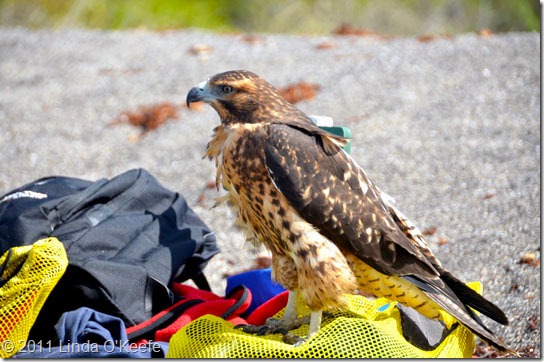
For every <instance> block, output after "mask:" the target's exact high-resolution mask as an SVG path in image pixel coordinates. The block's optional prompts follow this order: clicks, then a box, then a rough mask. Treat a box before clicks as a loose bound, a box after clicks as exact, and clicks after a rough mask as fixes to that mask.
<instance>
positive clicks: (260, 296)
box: [225, 268, 285, 316]
mask: <svg viewBox="0 0 544 362" xmlns="http://www.w3.org/2000/svg"><path fill="white" fill-rule="evenodd" d="M271 272H272V270H271V269H270V268H267V269H258V270H251V271H248V272H244V273H240V274H236V275H232V276H230V277H227V288H226V291H225V294H226V295H228V294H229V293H230V292H231V291H232V290H233V289H234V288H236V287H237V286H240V285H244V286H246V288H248V289H249V290H250V291H251V297H252V298H251V304H250V305H249V308H248V309H247V311H246V312H244V314H243V316H246V315H249V314H251V312H253V311H254V310H255V308H257V307H259V306H260V305H261V304H263V303H264V302H266V301H268V300H269V299H272V298H273V297H275V296H276V295H278V294H280V293H282V292H283V291H285V288H284V287H283V286H281V284H278V283H274V282H273V281H272V278H271Z"/></svg>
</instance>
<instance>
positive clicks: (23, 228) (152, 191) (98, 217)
mask: <svg viewBox="0 0 544 362" xmlns="http://www.w3.org/2000/svg"><path fill="white" fill-rule="evenodd" d="M49 236H54V237H57V238H58V239H59V240H60V241H61V242H62V243H63V244H64V246H65V248H66V252H67V255H68V260H69V266H68V268H67V270H66V272H65V274H64V275H63V277H62V278H61V280H60V281H59V283H58V284H57V286H56V287H55V288H54V289H53V291H52V293H51V294H50V296H49V298H48V299H47V301H46V303H45V304H44V306H43V308H42V311H41V312H40V315H39V317H38V319H37V320H36V323H35V324H34V327H33V329H32V331H31V335H30V339H33V340H34V341H37V340H48V339H50V337H51V335H54V332H53V329H52V328H53V326H54V324H55V323H56V322H57V320H58V319H59V317H60V315H61V314H62V313H63V312H65V311H69V310H74V309H77V308H79V307H82V306H87V307H90V308H93V309H95V310H98V311H101V312H104V313H107V314H111V315H114V316H117V317H120V318H121V319H123V321H124V322H125V323H126V325H127V326H132V325H136V324H138V323H141V322H143V321H145V320H147V319H149V318H151V316H153V315H154V314H156V313H157V312H158V311H161V310H163V309H164V308H166V307H168V306H169V305H171V304H172V303H173V302H174V301H173V300H172V293H171V291H170V288H169V286H170V285H171V283H172V282H173V281H176V282H183V281H186V280H188V279H193V280H194V281H195V283H196V285H197V286H198V287H199V288H201V289H207V290H209V289H210V288H209V285H208V283H207V281H206V278H205V277H204V276H203V274H202V270H203V268H204V267H205V265H206V264H207V262H208V260H209V259H210V258H211V257H212V256H214V255H215V254H217V253H218V252H219V249H218V248H217V245H216V240H215V235H214V233H213V232H211V231H210V229H209V228H208V227H207V226H206V225H205V224H204V222H203V221H202V220H201V219H200V218H199V217H198V216H197V215H196V214H195V213H194V212H193V211H192V210H191V209H190V208H189V207H188V205H187V202H186V201H185V199H184V198H183V197H182V196H181V195H180V194H179V193H176V192H172V191H170V190H168V189H166V188H164V187H163V186H162V185H161V184H160V183H159V182H158V181H157V180H156V179H155V178H154V177H153V176H152V175H150V174H149V173H148V172H147V171H145V170H143V169H136V170H131V171H127V172H125V173H123V174H121V175H118V176H116V177H114V178H112V179H111V180H107V179H100V180H98V181H96V182H91V181H86V180H81V179H77V178H70V177H60V176H59V177H46V178H42V179H40V180H37V181H34V182H31V183H29V184H27V185H24V186H22V187H20V188H18V189H16V190H13V191H11V192H9V193H7V194H6V195H4V196H2V197H0V255H2V254H3V253H4V252H5V251H6V250H8V249H9V248H11V247H14V246H20V245H29V244H32V243H34V242H35V241H37V240H39V239H41V238H45V237H49Z"/></svg>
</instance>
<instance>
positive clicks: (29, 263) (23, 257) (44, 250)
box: [0, 238, 68, 358]
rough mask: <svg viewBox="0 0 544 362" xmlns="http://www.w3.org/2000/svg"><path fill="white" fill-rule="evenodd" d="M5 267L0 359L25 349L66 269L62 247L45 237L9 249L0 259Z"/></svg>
mask: <svg viewBox="0 0 544 362" xmlns="http://www.w3.org/2000/svg"><path fill="white" fill-rule="evenodd" d="M8 255H9V257H8ZM6 259H7V261H6ZM4 264H5V267H4V269H3V272H2V275H1V277H2V280H7V282H6V283H5V284H4V285H3V286H1V287H0V357H1V358H6V357H10V356H12V355H14V354H15V353H17V352H18V351H19V350H20V349H21V348H23V347H24V345H25V344H26V339H27V338H28V333H29V331H30V328H32V325H33V324H34V322H35V320H36V317H37V316H38V313H39V312H40V309H41V308H42V306H43V303H44V302H45V300H46V299H47V297H48V296H49V293H50V292H51V290H52V289H53V287H54V286H55V285H56V284H57V282H58V281H59V279H60V278H61V276H62V274H63V273H64V271H65V270H66V267H67V266H68V258H67V256H66V251H65V250H64V245H62V243H61V242H60V241H59V240H58V239H56V238H48V239H42V240H38V241H36V242H35V243H34V244H33V245H27V246H19V247H14V248H11V249H10V250H8V251H6V252H5V253H4V255H2V257H1V258H0V265H4Z"/></svg>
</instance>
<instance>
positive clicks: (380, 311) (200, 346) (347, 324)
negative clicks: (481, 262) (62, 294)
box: [167, 283, 481, 358]
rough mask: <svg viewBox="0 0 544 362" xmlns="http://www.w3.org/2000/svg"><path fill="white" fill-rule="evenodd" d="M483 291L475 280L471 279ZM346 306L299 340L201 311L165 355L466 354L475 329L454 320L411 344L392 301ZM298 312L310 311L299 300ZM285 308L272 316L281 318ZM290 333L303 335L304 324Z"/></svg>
mask: <svg viewBox="0 0 544 362" xmlns="http://www.w3.org/2000/svg"><path fill="white" fill-rule="evenodd" d="M469 286H471V287H472V288H473V289H475V290H477V291H478V292H480V293H481V285H480V284H479V283H470V284H469ZM347 299H348V306H349V308H348V309H347V310H345V311H338V312H332V313H331V315H330V316H325V315H324V318H323V323H322V324H321V329H320V330H319V332H318V333H317V334H316V335H314V336H313V337H311V338H310V339H309V340H307V341H306V342H304V343H302V344H301V345H300V346H296V347H295V346H292V345H289V344H286V343H284V342H283V341H282V340H281V338H282V336H281V335H268V336H255V335H251V334H247V333H244V332H243V331H241V330H239V329H234V327H233V325H232V324H231V323H229V322H227V321H225V320H223V319H221V318H219V317H215V316H212V315H206V316H203V317H201V318H199V319H197V320H195V321H193V322H192V323H190V324H188V325H186V326H185V327H183V328H182V329H180V330H179V331H178V332H177V333H176V334H175V335H174V336H173V337H172V339H171V340H170V346H169V349H168V354H167V357H169V358H435V357H440V358H470V357H471V356H472V352H473V350H474V343H475V342H474V335H473V334H472V333H471V332H470V331H469V330H467V329H466V328H465V327H463V326H462V325H459V326H457V328H455V329H454V330H453V331H452V332H451V333H450V334H449V335H448V336H447V337H446V338H445V339H444V340H443V341H442V343H440V345H439V346H438V347H437V348H435V349H434V350H431V351H425V350H422V349H419V348H417V347H415V346H414V345H412V344H410V343H409V342H407V341H406V339H405V338H404V336H403V335H402V329H401V321H400V312H399V310H398V308H395V307H394V306H395V304H396V303H394V302H390V301H388V300H387V299H384V298H379V299H375V300H369V299H367V298H365V297H363V296H358V295H349V296H347ZM298 310H299V313H300V314H301V315H307V314H309V310H308V309H307V307H305V306H303V305H302V303H301V302H300V301H299V305H298ZM283 313H284V310H282V311H281V312H279V313H278V314H277V315H276V316H275V317H276V318H280V317H281V316H282V314H283ZM291 332H292V333H294V334H296V335H298V336H300V337H305V336H306V334H307V332H308V325H307V324H306V325H303V326H301V327H299V328H298V329H296V330H293V331H291Z"/></svg>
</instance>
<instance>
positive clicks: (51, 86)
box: [0, 28, 540, 356]
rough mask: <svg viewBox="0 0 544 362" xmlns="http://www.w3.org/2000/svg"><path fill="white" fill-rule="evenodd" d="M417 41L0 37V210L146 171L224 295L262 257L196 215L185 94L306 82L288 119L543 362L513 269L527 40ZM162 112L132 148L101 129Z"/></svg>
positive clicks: (206, 196) (196, 181)
mask: <svg viewBox="0 0 544 362" xmlns="http://www.w3.org/2000/svg"><path fill="white" fill-rule="evenodd" d="M427 40H428V41H422V39H419V40H418V39H415V38H393V39H382V38H379V37H354V36H343V37H340V36H326V37H318V36H315V37H314V36H284V35H282V36H279V35H259V36H257V37H246V36H244V35H217V34H213V33H207V32H201V31H197V30H187V31H172V32H162V33H155V32H148V31H142V30H137V31H130V32H104V31H86V30H77V29H73V30H62V31H51V30H44V31H29V30H25V29H6V28H4V29H0V49H1V51H0V145H2V152H1V153H0V165H1V166H0V170H1V171H0V194H3V193H5V192H8V191H9V190H10V189H13V188H15V187H18V186H20V185H22V184H24V183H27V182H29V181H32V180H34V179H37V178H39V177H43V176H48V175H54V174H62V175H68V176H75V177H81V178H87V179H92V180H94V179H98V178H101V177H113V176H115V175H117V174H119V173H121V172H123V171H125V170H128V169H131V168H136V167H143V168H146V169H147V170H149V171H150V172H151V173H152V174H154V175H155V176H156V177H157V178H158V179H159V180H160V181H161V182H162V183H163V184H164V185H165V186H167V187H169V188H171V189H173V190H176V191H179V192H181V193H182V194H183V195H184V196H185V197H186V198H187V200H188V202H189V204H190V205H191V206H192V207H193V209H194V210H195V211H196V212H197V213H198V214H199V215H200V216H201V217H202V219H204V220H205V221H206V222H207V223H208V224H209V225H210V226H211V227H212V228H213V229H214V230H215V231H216V233H217V237H218V243H219V245H220V247H221V249H222V253H221V254H220V255H218V256H216V257H215V258H214V259H213V260H212V261H211V262H210V264H209V266H208V268H207V269H206V270H207V275H208V277H209V279H210V280H211V283H212V287H213V289H214V291H215V292H216V293H219V294H222V293H224V288H225V281H224V274H225V273H234V272H238V271H241V270H244V269H246V268H249V267H251V266H252V265H253V261H254V259H255V256H256V255H257V253H258V252H259V251H258V250H254V249H252V248H251V247H249V246H244V242H243V237H242V235H241V233H240V232H239V231H238V230H235V229H233V228H232V226H231V222H232V219H233V217H232V214H231V213H230V211H228V210H227V209H226V208H223V207H219V208H216V209H213V210H210V207H211V206H212V204H213V197H215V196H216V191H215V190H211V189H209V188H207V186H206V184H207V183H208V182H209V181H212V180H213V178H214V166H213V164H212V163H211V162H208V161H207V160H202V159H201V157H202V154H203V151H204V148H205V145H206V143H207V142H208V140H209V138H210V135H211V130H212V128H213V127H214V126H215V125H216V124H217V123H218V117H217V115H216V114H215V112H214V111H213V110H211V109H209V108H208V107H204V108H202V109H201V110H200V111H195V112H189V111H188V110H187V109H186V108H184V107H183V103H184V100H185V95H186V94H187V92H188V90H189V89H190V88H191V87H192V86H193V85H195V84H197V83H199V82H200V81H202V80H205V79H206V78H207V77H209V76H211V75H213V74H215V73H217V72H221V71H225V70H229V69H249V70H252V71H254V72H256V73H258V74H260V75H261V76H263V77H264V78H265V79H267V80H269V81H270V82H271V83H272V84H274V85H276V86H278V87H283V86H286V85H289V84H293V83H296V82H300V81H305V82H309V83H316V84H319V85H320V87H321V88H320V90H319V91H318V92H317V95H316V97H315V98H314V99H312V100H306V101H303V102H300V103H298V104H297V106H299V107H300V108H301V109H302V110H304V111H306V112H307V113H309V114H315V115H327V116H331V117H333V118H334V119H335V123H336V124H337V125H345V126H348V127H350V128H351V130H352V133H353V146H352V155H353V156H354V158H355V159H356V160H358V162H359V163H360V164H361V165H362V166H363V167H364V168H365V169H366V170H367V172H368V174H369V175H370V177H371V178H372V179H373V180H374V181H375V183H376V184H377V185H378V186H379V187H380V188H381V189H382V190H384V191H385V192H387V193H388V194H390V195H391V196H393V197H394V198H395V199H396V200H397V205H398V206H399V208H400V209H401V210H402V211H403V212H404V213H405V214H407V215H409V216H410V217H411V218H412V220H413V221H415V223H416V224H417V225H419V226H420V228H422V229H427V230H431V229H432V228H436V232H435V233H434V234H433V235H430V236H429V243H430V244H431V246H432V248H433V249H434V251H435V252H436V254H437V255H438V257H439V258H440V259H441V260H442V261H443V263H444V264H445V266H446V267H447V268H449V269H450V270H452V271H453V272H454V273H455V274H457V275H458V276H459V277H460V278H461V279H463V280H466V281H471V280H479V281H481V282H482V283H483V285H484V294H485V295H486V296H487V297H489V299H491V300H493V301H495V302H496V303H497V304H498V305H500V306H501V307H502V308H504V310H505V311H506V313H507V315H508V316H509V317H510V319H511V325H510V326H508V327H502V328H501V327H498V326H496V325H493V329H495V330H496V331H497V332H498V333H499V334H500V335H501V336H504V339H505V341H506V342H507V344H508V345H510V346H512V347H513V348H516V349H519V348H524V350H525V351H527V350H528V349H530V348H531V347H534V349H535V355H536V356H540V309H539V305H540V266H539V265H536V266H535V265H530V264H527V263H520V259H521V258H522V256H523V255H525V254H527V253H533V254H535V256H536V261H537V262H539V261H540V237H539V235H540V207H539V206H540V202H539V201H540V176H539V173H540V163H539V159H540V131H539V127H540V122H539V119H540V87H539V82H540V57H539V55H540V43H539V34H537V33H532V34H531V33H508V34H500V35H491V36H480V35H477V34H466V35H459V36H455V37H452V38H444V37H439V38H435V39H427ZM429 40H430V41H429ZM159 102H171V103H173V104H175V105H176V106H177V107H178V110H179V120H178V121H171V122H167V123H166V124H165V125H164V126H162V127H160V128H158V129H157V130H155V131H153V132H148V133H147V134H145V135H144V136H140V131H139V130H138V129H136V128H134V127H133V126H130V125H124V124H123V125H119V126H111V125H110V123H111V122H112V121H113V120H114V119H116V118H117V117H118V116H119V114H120V113H121V112H123V111H127V110H130V111H136V110H138V107H140V106H142V105H149V104H154V103H159ZM490 323H491V322H490ZM535 323H536V324H535Z"/></svg>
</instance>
